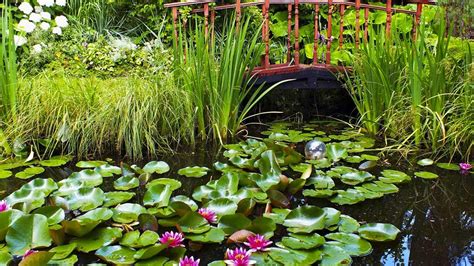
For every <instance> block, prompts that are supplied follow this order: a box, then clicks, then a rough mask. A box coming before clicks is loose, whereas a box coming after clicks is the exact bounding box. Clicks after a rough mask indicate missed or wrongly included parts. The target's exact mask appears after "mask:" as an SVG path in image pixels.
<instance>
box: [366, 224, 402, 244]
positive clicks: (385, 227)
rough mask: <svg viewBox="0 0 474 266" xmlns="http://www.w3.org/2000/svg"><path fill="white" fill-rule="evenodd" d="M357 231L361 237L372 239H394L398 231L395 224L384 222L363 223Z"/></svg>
mask: <svg viewBox="0 0 474 266" xmlns="http://www.w3.org/2000/svg"><path fill="white" fill-rule="evenodd" d="M357 231H358V232H359V235H360V236H361V237H363V238H365V239H367V240H372V241H389V240H395V239H396V238H397V235H398V234H399V233H400V230H398V228H396V227H395V226H393V225H391V224H384V223H368V224H364V225H362V226H361V227H360V228H359V230H357Z"/></svg>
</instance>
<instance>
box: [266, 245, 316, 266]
mask: <svg viewBox="0 0 474 266" xmlns="http://www.w3.org/2000/svg"><path fill="white" fill-rule="evenodd" d="M268 250H269V253H268V255H269V256H270V257H271V259H272V260H273V261H274V262H273V263H271V264H270V265H275V264H277V262H279V263H281V264H283V265H313V264H314V263H316V262H317V261H319V260H321V258H322V252H321V251H320V250H319V249H310V250H294V249H283V248H269V249H268Z"/></svg>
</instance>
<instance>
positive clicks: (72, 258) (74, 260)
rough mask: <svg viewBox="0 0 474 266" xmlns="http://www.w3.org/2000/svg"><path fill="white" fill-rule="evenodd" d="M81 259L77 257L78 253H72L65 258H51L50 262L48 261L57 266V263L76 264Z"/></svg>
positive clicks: (65, 265) (70, 265) (63, 265)
mask: <svg viewBox="0 0 474 266" xmlns="http://www.w3.org/2000/svg"><path fill="white" fill-rule="evenodd" d="M78 261H79V259H78V258H77V256H76V255H71V256H69V257H67V258H64V259H60V260H55V259H51V260H50V261H49V262H48V266H50V265H51V266H53V265H54V266H56V265H61V266H74V265H76V263H77V262H78Z"/></svg>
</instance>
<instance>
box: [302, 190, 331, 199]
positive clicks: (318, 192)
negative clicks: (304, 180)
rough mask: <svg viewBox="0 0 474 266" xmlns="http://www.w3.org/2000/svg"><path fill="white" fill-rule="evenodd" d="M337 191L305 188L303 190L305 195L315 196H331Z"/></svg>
mask: <svg viewBox="0 0 474 266" xmlns="http://www.w3.org/2000/svg"><path fill="white" fill-rule="evenodd" d="M334 193H336V191H334V190H331V189H305V190H303V196H305V197H313V198H329V197H331V196H332V195H334Z"/></svg>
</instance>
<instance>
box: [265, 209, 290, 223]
mask: <svg viewBox="0 0 474 266" xmlns="http://www.w3.org/2000/svg"><path fill="white" fill-rule="evenodd" d="M289 213H290V210H288V209H278V208H273V209H272V212H270V213H264V214H263V217H265V218H269V219H272V220H273V221H274V222H275V223H277V224H283V222H284V221H285V219H286V216H288V214H289Z"/></svg>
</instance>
